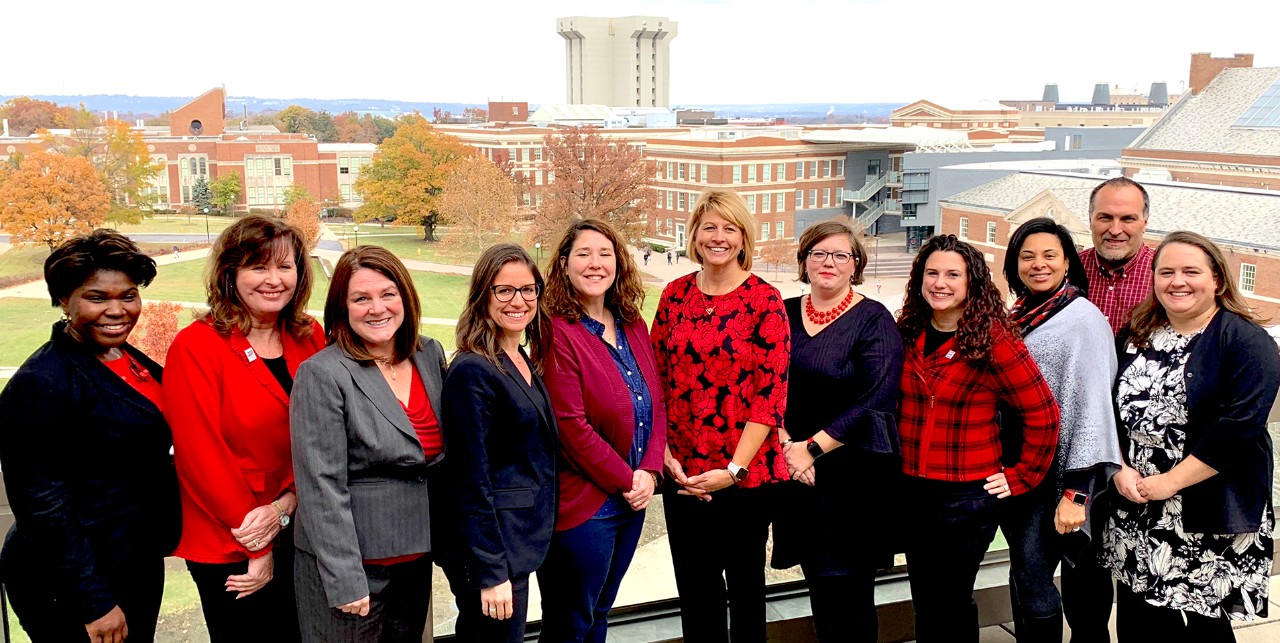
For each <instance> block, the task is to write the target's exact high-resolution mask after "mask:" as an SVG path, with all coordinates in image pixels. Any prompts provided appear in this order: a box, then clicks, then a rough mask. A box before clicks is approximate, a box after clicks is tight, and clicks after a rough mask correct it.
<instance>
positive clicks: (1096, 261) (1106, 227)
mask: <svg viewBox="0 0 1280 643" xmlns="http://www.w3.org/2000/svg"><path fill="white" fill-rule="evenodd" d="M1149 216H1151V200H1150V198H1149V197H1148V196H1147V191H1146V189H1145V188H1143V187H1142V186H1141V185H1139V184H1138V183H1137V182H1135V181H1133V180H1132V179H1127V178H1125V177H1123V176H1119V177H1116V178H1114V179H1110V180H1107V181H1103V182H1102V183H1099V184H1098V186H1097V187H1095V188H1094V189H1093V192H1092V193H1090V194H1089V228H1090V229H1091V230H1092V231H1093V247H1092V248H1090V249H1088V250H1085V251H1084V252H1081V253H1080V262H1081V263H1083V264H1084V271H1085V274H1087V275H1088V276H1089V295H1088V297H1089V301H1091V302H1093V305H1095V306H1097V307H1098V310H1101V311H1102V314H1103V315H1105V316H1106V318H1107V322H1108V323H1110V324H1111V332H1112V333H1117V334H1118V333H1119V332H1120V329H1122V328H1124V327H1125V326H1127V325H1128V324H1129V313H1130V311H1132V310H1133V308H1134V306H1137V305H1138V304H1139V303H1140V302H1142V300H1143V299H1146V298H1147V296H1148V295H1150V294H1151V260H1152V258H1154V257H1155V251H1154V250H1152V249H1151V248H1150V247H1148V246H1147V245H1146V244H1144V243H1143V242H1142V238H1143V236H1144V235H1145V234H1146V232H1147V217H1149Z"/></svg>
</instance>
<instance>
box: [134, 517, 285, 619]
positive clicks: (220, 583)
mask: <svg viewBox="0 0 1280 643" xmlns="http://www.w3.org/2000/svg"><path fill="white" fill-rule="evenodd" d="M271 551H272V556H273V557H274V559H275V560H274V564H275V571H274V572H273V575H272V578H271V582H269V583H267V584H266V586H264V587H263V588H262V589H260V590H258V591H256V592H254V593H252V594H250V595H248V596H246V597H244V598H241V599H237V598H236V593H235V592H228V591H227V587H226V584H227V577H228V576H235V575H239V574H244V573H245V572H247V571H248V570H249V561H248V560H242V561H240V562H236V563H213V564H211V563H196V562H192V561H187V571H188V572H190V573H191V579H192V580H193V581H195V584H196V589H197V590H198V591H199V592H200V608H201V609H202V610H203V611H204V621H205V624H206V625H207V626H208V628H209V642H210V643H258V642H261V643H299V642H300V641H301V638H300V636H299V633H298V607H297V601H296V600H295V599H294V594H293V530H291V529H285V530H283V531H281V532H280V535H279V536H277V537H276V541H275V545H274V546H273V547H272V550H271ZM131 638H132V637H131Z"/></svg>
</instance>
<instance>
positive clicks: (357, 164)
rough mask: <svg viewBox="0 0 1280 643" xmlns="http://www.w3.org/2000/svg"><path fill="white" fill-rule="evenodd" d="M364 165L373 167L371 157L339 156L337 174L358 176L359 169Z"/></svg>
mask: <svg viewBox="0 0 1280 643" xmlns="http://www.w3.org/2000/svg"><path fill="white" fill-rule="evenodd" d="M366 165H373V157H370V156H339V157H338V174H359V173H360V168H362V167H364V166H366Z"/></svg>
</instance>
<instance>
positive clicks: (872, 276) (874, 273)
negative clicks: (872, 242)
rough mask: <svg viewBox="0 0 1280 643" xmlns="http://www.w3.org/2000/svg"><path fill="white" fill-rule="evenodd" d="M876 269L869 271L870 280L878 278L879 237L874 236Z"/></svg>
mask: <svg viewBox="0 0 1280 643" xmlns="http://www.w3.org/2000/svg"><path fill="white" fill-rule="evenodd" d="M875 262H876V264H875V265H876V267H875V269H874V270H872V271H871V278H872V279H875V278H877V277H879V276H880V235H876V258H875Z"/></svg>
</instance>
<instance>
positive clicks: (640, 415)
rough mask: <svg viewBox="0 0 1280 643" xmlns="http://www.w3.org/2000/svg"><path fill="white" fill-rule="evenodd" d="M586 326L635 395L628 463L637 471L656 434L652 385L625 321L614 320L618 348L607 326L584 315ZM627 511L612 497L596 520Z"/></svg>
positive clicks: (621, 503) (583, 321) (624, 506)
mask: <svg viewBox="0 0 1280 643" xmlns="http://www.w3.org/2000/svg"><path fill="white" fill-rule="evenodd" d="M582 325H583V326H584V327H585V328H586V329H587V330H589V331H591V333H592V334H593V335H595V336H596V337H599V338H600V341H601V342H604V345H605V346H606V347H607V348H608V349H609V354H610V355H612V356H613V363H614V364H615V365H616V366H617V367H618V373H619V374H621V375H622V381H623V382H624V383H625V384H626V385H627V389H628V390H629V391H630V393H631V409H632V411H633V413H634V415H635V433H634V435H635V437H634V438H633V439H632V440H631V451H630V453H628V454H627V464H628V465H630V466H631V468H632V469H633V470H634V469H635V468H636V467H638V466H640V460H641V458H643V457H644V452H645V449H646V448H647V447H648V446H649V436H650V435H651V432H652V431H653V398H652V397H651V396H650V393H649V386H648V385H647V384H646V383H645V381H644V375H643V374H641V373H640V365H639V364H637V363H636V356H635V354H633V353H632V352H631V345H630V344H628V343H627V334H626V332H625V331H624V330H623V322H622V320H621V319H618V316H617V315H616V314H615V315H614V317H613V328H614V335H615V339H614V341H615V342H617V344H618V345H617V347H616V348H615V347H614V346H611V345H610V344H609V342H605V341H604V324H602V323H600V322H598V321H596V320H594V319H592V318H591V317H589V316H586V315H583V317H582ZM624 511H631V506H630V505H629V504H627V503H626V502H625V501H624V500H623V499H622V497H621V496H609V497H608V498H607V499H606V500H605V501H604V505H603V506H601V507H600V510H599V511H597V512H596V515H594V516H592V519H593V520H594V519H596V518H611V517H613V516H616V515H618V514H620V513H622V512H624Z"/></svg>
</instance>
